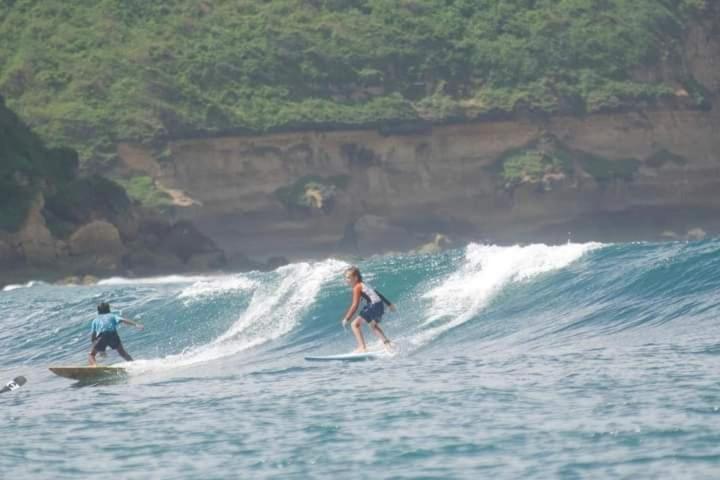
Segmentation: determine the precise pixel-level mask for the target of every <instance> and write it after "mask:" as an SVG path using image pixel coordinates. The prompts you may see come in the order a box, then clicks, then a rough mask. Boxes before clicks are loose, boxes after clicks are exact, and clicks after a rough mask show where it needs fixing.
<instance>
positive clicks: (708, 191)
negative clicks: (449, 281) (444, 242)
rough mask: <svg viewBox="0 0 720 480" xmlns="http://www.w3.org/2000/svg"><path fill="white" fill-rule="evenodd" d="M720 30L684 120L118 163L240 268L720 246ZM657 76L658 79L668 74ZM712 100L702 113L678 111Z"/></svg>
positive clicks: (701, 65) (459, 128) (235, 142)
mask: <svg viewBox="0 0 720 480" xmlns="http://www.w3.org/2000/svg"><path fill="white" fill-rule="evenodd" d="M717 29H718V26H717V25H716V24H715V23H713V22H710V23H708V24H707V25H704V26H703V25H701V26H697V27H696V28H694V29H692V30H691V31H690V33H689V35H688V39H687V45H686V47H685V51H686V55H685V56H684V58H683V62H684V64H685V65H684V66H683V68H685V69H686V70H687V71H688V72H689V74H690V75H691V77H692V78H694V79H695V80H696V81H697V83H698V85H697V91H696V92H688V91H686V90H683V89H680V90H679V91H678V92H677V93H676V97H677V99H678V102H677V105H675V106H666V107H662V108H654V109H652V110H645V111H642V110H638V111H632V112H628V111H625V112H622V113H606V114H594V115H590V116H586V117H576V116H561V117H545V116H543V117H539V116H533V115H531V114H528V115H526V116H518V117H516V119H514V120H505V121H483V122H477V123H465V124H455V125H441V126H437V125H436V126H431V125H425V126H415V127H413V128H412V129H409V130H410V131H408V130H406V131H405V132H403V133H388V132H380V131H376V130H354V131H332V132H320V131H315V132H298V133H281V134H271V135H263V136H235V137H223V138H205V139H188V140H176V141H172V142H170V143H169V145H168V150H167V154H166V155H165V157H164V160H162V161H156V160H155V159H154V158H153V156H152V153H151V151H150V150H148V149H145V148H143V147H142V146H139V145H130V144H122V145H120V146H119V149H118V153H119V156H120V157H121V158H122V160H123V162H124V164H125V166H126V167H127V168H129V169H132V170H135V171H137V170H143V171H146V172H149V173H151V174H152V175H153V176H154V177H155V178H156V180H157V181H158V182H159V183H161V184H162V185H163V186H165V187H167V188H171V189H176V190H178V191H180V192H182V193H184V194H185V195H187V196H188V197H190V198H191V199H192V200H194V201H196V202H197V203H195V204H192V205H191V206H189V207H186V208H183V209H181V210H180V213H179V214H180V215H181V216H184V217H188V218H191V219H192V220H193V221H194V222H196V223H197V224H198V225H199V226H200V228H201V229H202V230H203V231H204V232H205V233H207V234H208V235H209V236H210V237H212V238H213V239H214V240H215V241H216V242H218V244H219V245H220V246H221V247H222V248H224V249H225V250H226V251H228V252H231V253H232V252H236V251H239V250H242V251H244V252H247V253H249V254H251V255H259V256H267V255H272V254H291V255H292V254H294V253H302V254H313V253H317V254H328V253H332V252H337V251H360V252H362V253H368V252H372V251H378V250H382V249H394V248H407V247H411V246H414V245H417V244H418V243H421V242H424V241H427V240H428V239H430V238H432V237H434V235H435V234H436V233H445V234H449V235H450V236H451V238H452V237H453V236H454V237H456V238H457V237H462V238H466V239H476V240H481V239H489V240H494V241H503V242H512V241H530V240H532V241H565V240H567V239H568V235H570V237H572V238H573V239H576V240H590V239H594V240H606V241H612V240H628V239H659V238H668V237H670V238H673V237H675V238H677V237H680V238H682V237H685V236H686V235H687V233H688V231H690V230H693V231H692V232H691V236H694V237H698V236H702V232H701V231H700V230H699V229H702V230H704V231H705V232H707V233H717V232H720V215H718V213H720V135H719V134H720V113H719V112H718V109H717V107H714V108H713V104H716V103H717V102H716V100H717V98H718V94H719V93H720V40H718V39H720V35H718V32H717V31H716V30H717ZM646 74H647V75H657V76H662V75H663V71H662V67H660V68H659V70H658V71H657V72H646ZM676 74H677V72H674V73H673V75H676ZM698 92H699V93H698ZM700 94H701V95H704V100H705V102H704V106H705V107H704V108H702V109H697V108H695V109H689V108H686V107H683V106H682V105H683V98H684V97H686V96H688V95H700ZM190 203H192V202H190Z"/></svg>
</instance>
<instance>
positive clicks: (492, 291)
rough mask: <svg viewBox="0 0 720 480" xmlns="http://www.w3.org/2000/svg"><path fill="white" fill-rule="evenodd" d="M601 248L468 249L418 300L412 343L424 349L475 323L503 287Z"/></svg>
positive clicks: (574, 245)
mask: <svg viewBox="0 0 720 480" xmlns="http://www.w3.org/2000/svg"><path fill="white" fill-rule="evenodd" d="M602 246H603V244H600V243H584V244H578V243H568V244H566V245H559V246H548V245H544V244H533V245H527V246H519V245H516V246H512V247H500V246H496V245H480V244H471V245H468V247H467V248H466V249H465V259H464V263H463V264H462V265H461V266H460V267H459V269H458V270H457V271H456V272H455V273H452V274H450V276H448V277H447V278H446V279H445V280H444V281H442V283H441V284H440V285H438V286H436V287H434V288H432V289H431V290H429V291H428V292H427V293H425V294H423V295H422V298H424V299H426V300H429V301H430V306H429V309H428V315H427V317H426V319H425V322H424V325H425V326H427V327H429V328H426V329H424V330H422V331H421V332H419V333H418V334H416V335H415V336H414V337H413V338H412V340H411V341H412V343H414V344H416V345H424V344H426V343H427V342H429V341H431V340H432V339H433V338H435V337H437V336H438V335H440V334H442V333H444V332H446V331H448V330H450V329H453V328H455V327H458V326H460V325H462V324H464V323H465V322H467V321H468V320H470V319H472V318H473V317H475V316H476V315H477V314H478V313H479V312H480V311H481V310H482V309H483V308H484V307H485V306H487V305H488V303H489V302H490V301H491V300H492V299H493V298H494V297H495V296H496V295H497V294H498V293H499V292H500V291H502V289H503V288H505V287H506V286H507V285H508V284H511V283H515V282H522V281H525V280H529V279H531V278H533V277H536V276H538V275H540V274H543V273H546V272H551V271H554V270H559V269H562V268H565V267H567V266H568V265H570V264H572V263H573V262H575V261H576V260H578V259H580V258H581V257H582V256H583V255H585V254H586V253H587V252H590V251H592V250H595V249H597V248H600V247H602Z"/></svg>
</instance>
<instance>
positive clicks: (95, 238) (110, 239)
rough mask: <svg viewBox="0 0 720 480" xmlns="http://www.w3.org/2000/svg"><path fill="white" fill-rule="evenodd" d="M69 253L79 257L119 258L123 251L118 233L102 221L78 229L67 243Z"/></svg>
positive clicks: (111, 225) (112, 226) (110, 225)
mask: <svg viewBox="0 0 720 480" xmlns="http://www.w3.org/2000/svg"><path fill="white" fill-rule="evenodd" d="M68 244H69V246H70V253H71V254H72V255H75V256H80V255H100V256H107V257H111V258H119V257H120V256H121V255H122V254H123V253H124V251H125V247H124V246H123V243H122V240H120V232H118V229H117V228H116V227H115V226H114V225H113V224H112V223H108V222H105V221H102V220H96V221H93V222H90V223H88V224H86V225H83V226H82V227H80V228H78V229H77V230H76V231H75V233H73V234H72V235H71V236H70V239H69V241H68Z"/></svg>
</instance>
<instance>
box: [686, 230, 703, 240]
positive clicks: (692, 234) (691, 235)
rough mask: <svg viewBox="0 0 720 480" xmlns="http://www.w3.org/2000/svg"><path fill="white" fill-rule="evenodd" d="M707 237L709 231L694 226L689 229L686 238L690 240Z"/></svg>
mask: <svg viewBox="0 0 720 480" xmlns="http://www.w3.org/2000/svg"><path fill="white" fill-rule="evenodd" d="M705 237H707V233H706V232H705V230H703V229H702V228H693V229H691V230H688V232H687V235H686V238H687V239H688V240H689V241H699V240H705Z"/></svg>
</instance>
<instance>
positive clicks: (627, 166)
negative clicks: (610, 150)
mask: <svg viewBox="0 0 720 480" xmlns="http://www.w3.org/2000/svg"><path fill="white" fill-rule="evenodd" d="M572 155H574V156H575V157H576V159H577V161H578V162H579V163H580V165H581V166H582V169H583V170H585V171H586V172H587V173H588V174H590V176H592V177H593V178H594V179H595V181H596V182H598V183H608V182H611V181H614V180H625V181H630V180H632V179H633V177H634V176H635V174H636V173H637V171H638V169H639V168H640V164H641V162H640V160H637V159H635V158H622V159H619V160H610V159H608V158H603V157H600V156H598V155H593V154H590V153H587V152H578V151H574V152H572Z"/></svg>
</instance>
